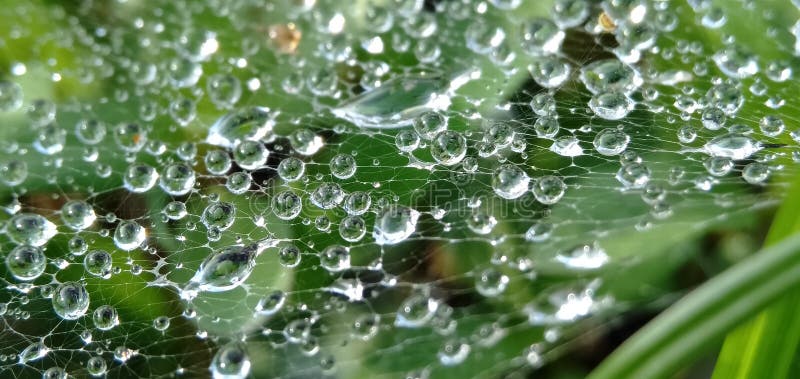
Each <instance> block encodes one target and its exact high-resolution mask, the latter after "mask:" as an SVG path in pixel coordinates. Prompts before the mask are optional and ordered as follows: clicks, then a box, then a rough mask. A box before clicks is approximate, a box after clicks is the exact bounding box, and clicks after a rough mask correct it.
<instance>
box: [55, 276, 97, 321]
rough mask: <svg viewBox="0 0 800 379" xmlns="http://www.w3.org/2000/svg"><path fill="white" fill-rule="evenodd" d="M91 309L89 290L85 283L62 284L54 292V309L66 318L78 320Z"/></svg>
mask: <svg viewBox="0 0 800 379" xmlns="http://www.w3.org/2000/svg"><path fill="white" fill-rule="evenodd" d="M87 309H89V292H87V291H86V287H84V285H83V284H81V283H77V282H66V283H62V284H60V285H59V286H58V287H57V288H56V291H55V293H54V294H53V310H54V311H55V312H56V314H57V315H58V316H59V317H61V318H63V319H64V320H77V319H79V318H81V317H83V315H84V314H86V310H87Z"/></svg>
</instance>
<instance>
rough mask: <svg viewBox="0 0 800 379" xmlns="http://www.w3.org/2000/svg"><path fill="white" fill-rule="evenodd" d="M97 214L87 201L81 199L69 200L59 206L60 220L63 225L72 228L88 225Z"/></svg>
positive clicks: (77, 228)
mask: <svg viewBox="0 0 800 379" xmlns="http://www.w3.org/2000/svg"><path fill="white" fill-rule="evenodd" d="M96 219H97V216H96V215H95V213H94V209H93V208H92V206H91V205H89V203H87V202H85V201H83V200H70V201H68V202H66V203H64V205H63V206H62V207H61V220H62V221H64V225H66V226H68V227H69V228H71V229H74V230H83V229H86V228H88V227H90V226H91V225H92V224H93V223H94V221H95V220H96Z"/></svg>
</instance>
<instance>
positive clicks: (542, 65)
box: [528, 57, 572, 113]
mask: <svg viewBox="0 0 800 379" xmlns="http://www.w3.org/2000/svg"><path fill="white" fill-rule="evenodd" d="M571 71H572V66H571V65H570V64H569V63H567V61H565V60H563V59H561V58H558V57H541V58H538V59H537V60H536V61H534V62H533V63H532V64H531V65H529V66H528V72H530V74H531V77H532V78H533V80H534V81H535V82H536V83H537V84H539V85H540V86H542V87H544V88H558V87H560V86H561V85H562V84H564V82H565V81H566V80H567V79H569V75H570V73H571ZM537 113H538V112H537Z"/></svg>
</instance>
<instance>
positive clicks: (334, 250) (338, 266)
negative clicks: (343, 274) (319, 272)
mask: <svg viewBox="0 0 800 379" xmlns="http://www.w3.org/2000/svg"><path fill="white" fill-rule="evenodd" d="M319 263H320V265H321V266H322V267H323V268H324V269H326V270H328V271H330V272H339V271H343V270H346V269H348V268H350V249H348V248H346V247H344V246H341V245H330V246H328V247H326V248H325V249H324V250H322V251H321V252H320V253H319Z"/></svg>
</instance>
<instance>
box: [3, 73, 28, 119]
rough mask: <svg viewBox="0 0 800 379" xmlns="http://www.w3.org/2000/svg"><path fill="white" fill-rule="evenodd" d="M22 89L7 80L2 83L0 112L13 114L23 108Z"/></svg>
mask: <svg viewBox="0 0 800 379" xmlns="http://www.w3.org/2000/svg"><path fill="white" fill-rule="evenodd" d="M22 101H23V93H22V87H21V86H20V85H19V84H17V83H14V82H10V81H7V80H2V81H0V112H11V111H15V110H17V109H19V108H21V107H22Z"/></svg>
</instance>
